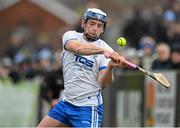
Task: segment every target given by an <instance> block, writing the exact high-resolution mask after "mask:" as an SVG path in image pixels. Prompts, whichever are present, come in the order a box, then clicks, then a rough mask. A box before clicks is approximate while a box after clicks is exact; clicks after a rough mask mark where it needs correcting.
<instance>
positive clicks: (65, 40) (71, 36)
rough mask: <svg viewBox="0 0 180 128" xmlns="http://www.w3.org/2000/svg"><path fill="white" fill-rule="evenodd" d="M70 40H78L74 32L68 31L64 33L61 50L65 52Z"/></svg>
mask: <svg viewBox="0 0 180 128" xmlns="http://www.w3.org/2000/svg"><path fill="white" fill-rule="evenodd" d="M70 40H78V37H77V33H76V32H75V31H68V32H66V33H64V35H63V38H62V42H63V48H64V49H65V50H66V45H67V44H68V42H69V41H70Z"/></svg>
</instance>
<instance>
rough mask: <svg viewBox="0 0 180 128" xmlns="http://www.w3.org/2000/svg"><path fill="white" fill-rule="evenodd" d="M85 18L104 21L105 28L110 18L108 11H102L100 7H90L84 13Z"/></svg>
mask: <svg viewBox="0 0 180 128" xmlns="http://www.w3.org/2000/svg"><path fill="white" fill-rule="evenodd" d="M83 19H84V20H88V19H95V20H99V21H102V22H103V23H104V24H105V25H104V28H105V27H106V22H107V19H108V18H107V15H106V13H105V12H103V11H101V10H100V9H97V8H89V9H87V10H86V12H85V13H84V16H83Z"/></svg>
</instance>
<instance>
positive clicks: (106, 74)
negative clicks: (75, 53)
mask: <svg viewBox="0 0 180 128" xmlns="http://www.w3.org/2000/svg"><path fill="white" fill-rule="evenodd" d="M113 80H114V75H113V67H111V66H108V68H107V69H105V70H101V71H100V72H99V76H98V83H99V84H100V85H101V87H102V88H105V87H106V86H108V85H110V83H111V82H112V81H113Z"/></svg>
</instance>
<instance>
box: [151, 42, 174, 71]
mask: <svg viewBox="0 0 180 128" xmlns="http://www.w3.org/2000/svg"><path fill="white" fill-rule="evenodd" d="M156 53H157V59H156V60H154V61H153V64H152V69H158V70H165V69H171V68H172V63H171V60H170V47H169V46H168V45H167V44H166V43H159V44H158V45H157V46H156Z"/></svg>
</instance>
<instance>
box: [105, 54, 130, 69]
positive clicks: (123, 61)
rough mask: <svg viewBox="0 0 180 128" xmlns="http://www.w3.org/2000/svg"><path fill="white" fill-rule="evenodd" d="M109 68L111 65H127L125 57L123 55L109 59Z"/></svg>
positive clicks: (122, 66) (123, 66)
mask: <svg viewBox="0 0 180 128" xmlns="http://www.w3.org/2000/svg"><path fill="white" fill-rule="evenodd" d="M108 66H109V67H110V68H113V67H121V68H125V67H127V66H128V65H127V63H126V59H125V57H123V56H120V55H119V56H118V59H117V60H116V59H111V61H110V62H109V65H108Z"/></svg>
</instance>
